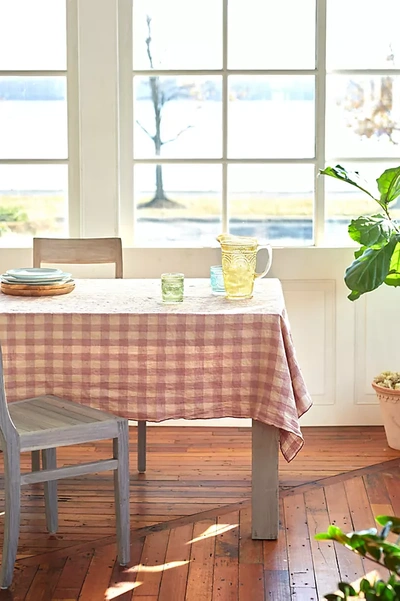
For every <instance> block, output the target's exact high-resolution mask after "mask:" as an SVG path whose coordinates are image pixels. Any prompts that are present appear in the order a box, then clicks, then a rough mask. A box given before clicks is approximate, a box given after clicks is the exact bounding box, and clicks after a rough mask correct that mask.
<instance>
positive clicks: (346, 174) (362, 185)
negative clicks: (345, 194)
mask: <svg viewBox="0 0 400 601" xmlns="http://www.w3.org/2000/svg"><path fill="white" fill-rule="evenodd" d="M319 174H320V175H330V176H331V177H334V178H335V179H340V180H341V181H342V182H346V183H348V184H351V185H352V186H355V187H356V188H358V189H359V190H362V191H363V192H365V193H366V194H368V196H370V197H371V198H373V199H374V200H375V201H376V202H377V203H378V204H379V201H378V199H377V198H375V196H374V194H373V193H372V192H370V190H369V189H368V188H369V184H368V182H366V181H365V180H364V179H362V178H361V177H360V175H359V173H358V171H347V169H345V168H344V167H342V166H341V165H336V166H335V167H326V169H320V171H319Z"/></svg>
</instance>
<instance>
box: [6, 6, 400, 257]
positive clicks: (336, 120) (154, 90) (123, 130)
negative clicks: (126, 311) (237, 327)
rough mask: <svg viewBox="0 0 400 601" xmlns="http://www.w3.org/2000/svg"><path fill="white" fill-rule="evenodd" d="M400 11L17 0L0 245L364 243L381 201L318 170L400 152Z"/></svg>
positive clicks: (377, 163)
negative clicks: (111, 238) (225, 238)
mask: <svg viewBox="0 0 400 601" xmlns="http://www.w3.org/2000/svg"><path fill="white" fill-rule="evenodd" d="M388 15H389V16H390V17H388ZM399 19H400V2H399V1H398V0H380V3H379V7H378V4H377V3H376V2H375V1H372V0H371V2H366V1H365V0H279V2H276V1H272V0H246V1H245V2H244V1H243V0H202V2H198V0H85V1H82V2H81V1H80V0H79V1H78V0H0V246H3V247H6V246H15V245H30V244H31V240H32V236H33V235H50V236H54V235H56V236H63V235H74V236H76V235H83V236H85V235H90V236H94V235H118V234H120V235H122V236H123V239H124V244H125V245H126V246H130V245H136V246H143V245H144V246H155V247H157V246H171V247H173V246H177V247H182V246H183V247H187V246H192V245H195V246H215V245H216V240H215V238H216V236H217V235H218V234H219V233H221V232H222V231H225V232H227V231H229V232H231V233H233V234H242V235H243V234H244V235H255V236H256V237H257V238H258V239H259V240H260V242H263V241H265V240H268V241H269V242H271V243H272V244H274V245H276V246H310V245H314V244H315V245H317V246H319V245H329V246H337V245H339V246H341V245H347V244H349V239H348V236H347V223H348V220H349V218H351V217H354V216H357V215H358V214H360V213H363V212H369V211H375V210H376V209H375V207H374V206H373V203H372V202H371V201H369V200H368V198H366V197H365V198H364V197H363V196H362V195H361V194H360V193H358V192H357V191H356V190H355V189H354V191H351V190H349V188H348V186H344V185H341V183H340V182H335V181H334V180H333V179H331V178H319V177H318V172H319V169H321V168H323V167H325V166H326V164H332V163H334V164H336V163H341V164H344V165H345V166H346V167H348V168H354V169H357V170H359V171H360V172H362V173H364V174H366V175H367V176H369V178H372V179H374V178H375V177H376V176H377V175H378V174H379V173H380V172H381V171H382V170H383V169H384V168H388V167H392V166H394V165H396V164H398V163H399V159H398V156H399V148H400V64H399V63H400V42H399V37H398V35H397V23H398V22H399ZM71 40H72V43H70V42H71ZM67 42H68V43H67ZM67 56H68V59H67ZM67 63H68V66H67ZM132 69H133V78H132ZM67 73H68V86H67ZM67 98H68V102H67ZM67 105H68V106H67ZM78 111H79V112H78ZM132 158H133V169H132ZM328 180H329V181H328ZM68 184H69V185H68ZM68 188H69V198H68ZM132 199H133V200H132ZM397 204H399V203H397ZM396 211H397V212H400V206H398V207H394V212H395V214H396Z"/></svg>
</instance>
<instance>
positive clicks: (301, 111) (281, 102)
mask: <svg viewBox="0 0 400 601" xmlns="http://www.w3.org/2000/svg"><path fill="white" fill-rule="evenodd" d="M228 117H229V126H228V127H229V129H228V154H229V157H230V158H311V157H313V156H314V130H315V127H314V120H315V115H314V78H313V77H308V76H304V77H290V76H288V77H285V76H280V75H274V76H268V77H262V76H258V77H254V76H241V75H235V76H231V77H230V78H229V114H228Z"/></svg>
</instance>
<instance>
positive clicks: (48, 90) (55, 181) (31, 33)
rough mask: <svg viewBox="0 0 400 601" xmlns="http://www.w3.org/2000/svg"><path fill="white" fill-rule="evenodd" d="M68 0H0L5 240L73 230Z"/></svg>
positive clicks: (0, 185) (0, 204)
mask: <svg viewBox="0 0 400 601" xmlns="http://www.w3.org/2000/svg"><path fill="white" fill-rule="evenodd" d="M66 69H67V57H66V6H65V0H35V1H33V0H12V1H7V0H1V2H0V245H1V246H15V245H20V244H21V243H22V244H24V243H28V244H29V243H30V242H31V239H32V235H36V234H37V235H40V234H49V235H60V234H67V233H68V221H67V215H68V202H67V181H68V164H67V163H68V135H67V103H66Z"/></svg>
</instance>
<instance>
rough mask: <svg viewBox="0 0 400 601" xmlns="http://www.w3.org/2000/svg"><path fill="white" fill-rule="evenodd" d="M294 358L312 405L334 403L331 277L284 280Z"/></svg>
mask: <svg viewBox="0 0 400 601" xmlns="http://www.w3.org/2000/svg"><path fill="white" fill-rule="evenodd" d="M282 287H283V291H284V295H285V301H286V308H287V311H288V315H289V320H290V325H291V329H292V335H293V340H294V345H295V348H296V354H297V358H298V360H299V363H300V367H301V370H302V372H303V376H304V379H305V381H306V384H307V387H308V390H309V392H310V394H311V396H312V398H313V402H314V405H334V404H335V399H336V394H335V371H336V368H335V357H336V350H335V340H336V336H335V321H336V320H335V280H284V281H282Z"/></svg>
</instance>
